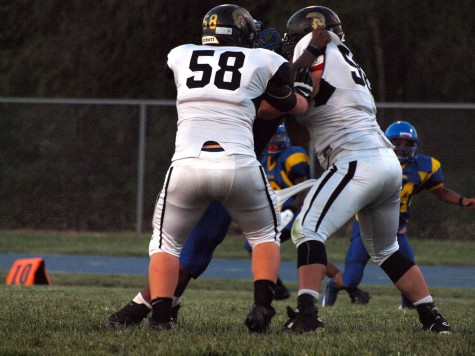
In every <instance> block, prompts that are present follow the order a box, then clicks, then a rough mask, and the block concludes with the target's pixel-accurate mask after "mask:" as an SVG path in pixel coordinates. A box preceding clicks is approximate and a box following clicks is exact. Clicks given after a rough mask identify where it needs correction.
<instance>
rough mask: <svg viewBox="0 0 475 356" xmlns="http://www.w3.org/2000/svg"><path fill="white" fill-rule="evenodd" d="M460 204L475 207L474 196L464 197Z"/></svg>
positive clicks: (465, 206) (469, 207)
mask: <svg viewBox="0 0 475 356" xmlns="http://www.w3.org/2000/svg"><path fill="white" fill-rule="evenodd" d="M462 206H463V207H464V208H468V209H475V198H464V199H463V201H462Z"/></svg>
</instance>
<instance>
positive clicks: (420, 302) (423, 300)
mask: <svg viewBox="0 0 475 356" xmlns="http://www.w3.org/2000/svg"><path fill="white" fill-rule="evenodd" d="M432 302H434V299H432V296H431V295H430V294H429V295H428V296H427V297H424V298H422V299H420V300H418V301H417V302H415V303H413V304H414V305H419V304H425V303H432Z"/></svg>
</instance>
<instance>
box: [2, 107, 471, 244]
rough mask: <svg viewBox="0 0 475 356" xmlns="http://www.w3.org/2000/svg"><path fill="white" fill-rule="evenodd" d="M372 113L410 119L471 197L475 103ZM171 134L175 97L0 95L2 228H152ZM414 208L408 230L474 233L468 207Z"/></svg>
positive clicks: (451, 181)
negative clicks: (69, 97)
mask: <svg viewBox="0 0 475 356" xmlns="http://www.w3.org/2000/svg"><path fill="white" fill-rule="evenodd" d="M378 119H379V123H380V125H381V127H382V128H383V130H384V129H385V128H386V127H387V126H388V125H389V124H390V123H391V122H393V121H395V120H407V121H409V122H411V123H412V124H413V125H414V126H415V127H416V128H417V130H418V133H419V136H420V140H421V144H420V153H422V154H427V155H431V156H434V157H436V158H437V159H438V160H440V161H441V162H442V168H443V171H444V174H445V177H446V186H447V187H448V188H451V189H453V190H455V191H457V192H459V193H461V194H463V195H465V196H475V179H474V178H473V174H474V173H475V140H474V138H473V137H474V134H475V104H459V105H457V104H440V105H434V104H403V103H400V104H398V103H392V104H388V103H380V104H378ZM175 132H176V108H175V105H174V101H167V100H155V101H153V100H100V99H95V100H93V99H91V100H89V99H25V98H23V99H20V98H0V167H1V169H0V198H1V202H2V203H1V205H0V229H51V230H81V231H123V230H126V231H136V232H137V233H141V232H147V233H148V232H150V231H151V229H152V227H151V220H152V214H153V208H154V205H155V201H156V197H157V195H158V193H159V191H160V189H161V187H162V183H163V179H164V177H165V173H166V170H167V168H168V166H169V164H170V159H171V157H172V154H173V150H174V140H175ZM320 173H321V171H320V168H319V167H318V166H316V167H315V175H316V176H318V175H319V174H320ZM412 207H413V212H414V214H413V223H412V224H411V227H410V229H411V237H415V238H417V237H420V238H437V239H473V238H474V237H475V216H474V214H473V211H468V210H467V209H461V208H460V207H458V206H453V205H448V204H444V203H441V202H439V201H437V200H436V199H435V198H434V197H432V196H431V194H430V193H428V192H424V193H421V194H420V196H418V197H416V198H415V199H414V201H413V205H412Z"/></svg>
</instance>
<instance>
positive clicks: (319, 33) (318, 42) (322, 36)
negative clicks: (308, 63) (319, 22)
mask: <svg viewBox="0 0 475 356" xmlns="http://www.w3.org/2000/svg"><path fill="white" fill-rule="evenodd" d="M330 41H331V37H330V35H329V33H328V31H327V30H326V29H325V26H317V27H316V28H315V29H314V30H313V31H312V40H311V41H310V45H311V46H314V47H316V48H317V49H319V50H324V49H325V47H326V45H327V43H328V42H330Z"/></svg>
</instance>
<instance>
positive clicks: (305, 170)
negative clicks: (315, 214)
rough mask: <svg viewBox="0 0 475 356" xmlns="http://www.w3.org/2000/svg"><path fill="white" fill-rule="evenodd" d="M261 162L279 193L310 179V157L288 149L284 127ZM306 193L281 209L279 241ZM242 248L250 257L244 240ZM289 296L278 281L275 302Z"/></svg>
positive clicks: (298, 149)
mask: <svg viewBox="0 0 475 356" xmlns="http://www.w3.org/2000/svg"><path fill="white" fill-rule="evenodd" d="M260 163H261V165H262V167H263V168H264V172H265V174H266V175H267V179H268V180H269V184H270V186H271V188H272V189H273V190H281V189H284V188H288V187H291V186H294V185H296V184H298V183H301V182H303V181H305V180H307V179H309V178H310V165H309V158H308V155H307V152H306V151H305V149H303V148H302V147H300V146H291V144H290V139H289V136H288V135H287V132H286V131H285V127H284V125H280V126H279V127H278V128H277V131H276V132H275V134H274V136H272V138H271V140H270V141H269V143H268V145H267V148H266V150H265V151H264V153H263V155H262V157H261V158H260ZM305 194H306V192H305V191H303V192H301V193H299V194H297V195H295V196H293V197H291V198H289V199H288V200H287V201H286V202H285V203H284V204H283V205H282V210H281V219H282V224H281V226H280V227H279V229H280V230H281V235H280V242H281V243H282V242H284V241H287V240H289V239H290V230H291V228H292V224H293V223H294V220H295V216H296V215H297V214H298V212H299V211H300V208H301V207H302V204H303V200H304V198H305ZM244 248H245V249H246V250H247V251H248V252H249V253H250V254H252V248H251V245H250V244H249V243H248V242H247V241H246V243H245V244H244ZM289 297H290V292H289V290H288V289H287V287H285V285H284V284H283V283H282V280H281V279H280V278H278V279H277V283H276V289H275V295H274V299H275V300H284V299H287V298H289Z"/></svg>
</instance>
